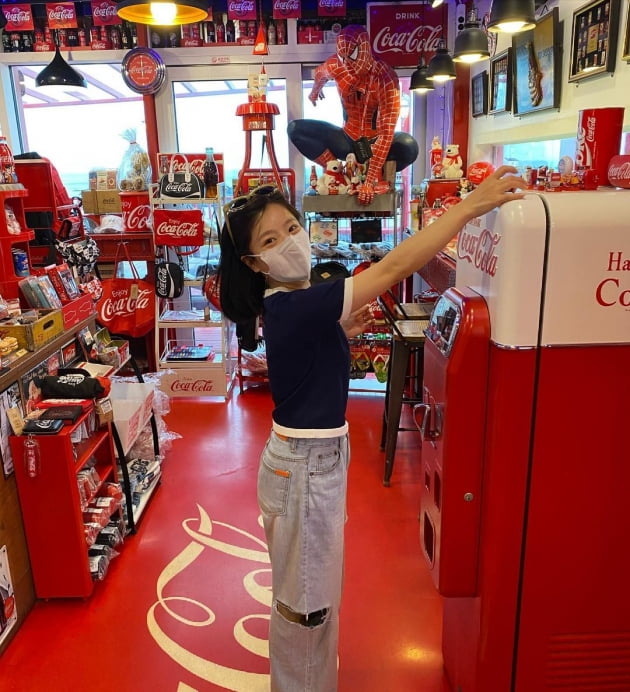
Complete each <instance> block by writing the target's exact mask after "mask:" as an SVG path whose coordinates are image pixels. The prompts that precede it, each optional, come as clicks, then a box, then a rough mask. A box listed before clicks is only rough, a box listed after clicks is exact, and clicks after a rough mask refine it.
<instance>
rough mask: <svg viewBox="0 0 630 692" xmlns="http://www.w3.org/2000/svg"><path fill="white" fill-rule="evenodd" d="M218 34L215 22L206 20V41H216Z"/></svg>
mask: <svg viewBox="0 0 630 692" xmlns="http://www.w3.org/2000/svg"><path fill="white" fill-rule="evenodd" d="M216 42H217V35H216V33H215V30H214V22H206V43H216Z"/></svg>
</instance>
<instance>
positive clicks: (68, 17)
mask: <svg viewBox="0 0 630 692" xmlns="http://www.w3.org/2000/svg"><path fill="white" fill-rule="evenodd" d="M46 16H47V17H48V26H49V27H50V28H51V29H76V28H77V12H76V6H75V4H74V3H73V2H54V3H46Z"/></svg>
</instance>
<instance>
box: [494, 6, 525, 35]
mask: <svg viewBox="0 0 630 692" xmlns="http://www.w3.org/2000/svg"><path fill="white" fill-rule="evenodd" d="M535 26H536V17H535V10H534V0H493V2H492V8H491V10H490V20H489V21H488V31H494V32H495V33H497V32H502V33H506V34H515V33H518V32H519V31H526V30H528V29H533V28H534V27H535Z"/></svg>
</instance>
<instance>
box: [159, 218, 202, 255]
mask: <svg viewBox="0 0 630 692" xmlns="http://www.w3.org/2000/svg"><path fill="white" fill-rule="evenodd" d="M153 237H154V240H155V244H156V245H171V246H181V245H189V246H193V245H203V219H202V216H201V209H154V210H153Z"/></svg>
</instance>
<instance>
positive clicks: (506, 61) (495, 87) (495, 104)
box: [489, 48, 512, 113]
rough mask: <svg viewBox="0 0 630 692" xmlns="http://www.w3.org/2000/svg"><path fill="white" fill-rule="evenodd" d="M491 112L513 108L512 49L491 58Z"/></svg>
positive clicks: (500, 111) (501, 111) (502, 111)
mask: <svg viewBox="0 0 630 692" xmlns="http://www.w3.org/2000/svg"><path fill="white" fill-rule="evenodd" d="M489 88H490V108H489V112H490V113H504V112H506V111H511V110H512V49H511V48H507V49H506V50H504V51H503V52H501V53H499V54H498V55H496V56H495V57H494V58H490V87H489Z"/></svg>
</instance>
